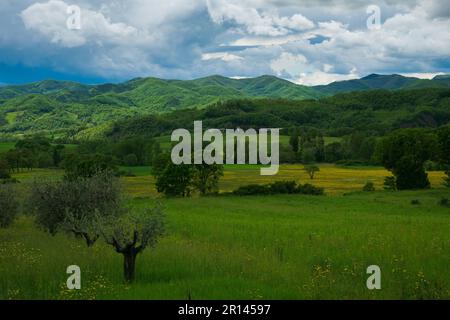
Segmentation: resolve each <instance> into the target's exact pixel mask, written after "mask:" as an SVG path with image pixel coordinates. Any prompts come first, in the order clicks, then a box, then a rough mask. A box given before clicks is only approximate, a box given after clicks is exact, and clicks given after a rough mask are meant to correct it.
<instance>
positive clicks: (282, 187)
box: [269, 181, 298, 194]
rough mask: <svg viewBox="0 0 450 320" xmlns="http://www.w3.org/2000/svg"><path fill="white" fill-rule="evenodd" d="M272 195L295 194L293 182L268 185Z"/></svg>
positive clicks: (295, 185)
mask: <svg viewBox="0 0 450 320" xmlns="http://www.w3.org/2000/svg"><path fill="white" fill-rule="evenodd" d="M269 189H270V192H271V193H272V194H294V193H297V190H298V189H297V184H296V183H295V181H277V182H274V183H272V184H270V185H269Z"/></svg>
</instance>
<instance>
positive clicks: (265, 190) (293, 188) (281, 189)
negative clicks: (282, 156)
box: [233, 181, 325, 196]
mask: <svg viewBox="0 0 450 320" xmlns="http://www.w3.org/2000/svg"><path fill="white" fill-rule="evenodd" d="M233 194H235V195H239V196H252V195H274V194H304V195H315V196H316V195H323V194H325V192H324V189H323V188H318V187H315V186H313V185H311V184H308V183H307V184H304V185H301V184H299V185H297V183H295V182H294V181H279V182H274V183H271V184H266V185H258V184H253V185H247V186H242V187H239V188H238V189H237V190H235V191H234V192H233Z"/></svg>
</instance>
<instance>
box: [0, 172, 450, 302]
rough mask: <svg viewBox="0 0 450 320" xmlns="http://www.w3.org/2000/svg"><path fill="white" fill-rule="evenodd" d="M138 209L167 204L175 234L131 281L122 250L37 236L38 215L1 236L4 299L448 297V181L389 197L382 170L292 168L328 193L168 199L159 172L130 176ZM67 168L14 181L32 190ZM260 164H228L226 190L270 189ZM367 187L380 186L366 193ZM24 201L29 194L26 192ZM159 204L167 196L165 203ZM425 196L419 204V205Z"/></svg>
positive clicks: (284, 176)
mask: <svg viewBox="0 0 450 320" xmlns="http://www.w3.org/2000/svg"><path fill="white" fill-rule="evenodd" d="M122 169H128V170H131V171H133V172H134V174H135V175H136V177H126V178H123V182H124V186H125V189H126V192H127V194H128V195H129V196H130V198H132V200H131V201H132V204H133V205H134V206H152V205H153V204H154V203H155V201H160V202H161V203H162V204H163V205H164V207H165V208H166V211H167V215H168V234H167V236H166V237H165V238H163V240H162V242H161V243H160V244H159V245H158V246H157V247H156V249H148V250H147V251H145V252H144V253H143V254H142V255H140V256H139V257H138V260H137V279H136V282H135V283H134V284H132V285H125V284H124V283H123V277H122V257H121V255H118V254H116V253H115V252H114V250H113V249H112V248H111V247H107V246H106V245H104V244H103V243H101V242H99V243H97V244H96V245H95V246H94V248H91V249H88V248H87V247H86V245H85V244H84V242H83V241H82V240H79V239H75V238H73V237H70V236H66V235H57V236H56V237H52V236H50V235H48V234H46V233H44V232H42V231H40V230H38V229H37V228H36V227H35V225H34V224H33V222H32V219H31V218H30V217H28V216H22V217H21V218H20V219H19V221H17V222H16V223H15V224H14V225H13V226H12V227H11V228H10V229H6V230H0V274H1V277H0V299H111V298H123V299H189V298H191V299H449V298H450V274H449V273H448V266H449V265H450V256H449V254H448V252H450V234H449V232H448V231H449V230H450V209H449V208H448V207H444V206H441V205H439V201H440V199H442V198H444V197H446V198H449V197H450V192H449V191H448V189H444V188H441V187H440V184H441V179H442V176H443V174H442V173H430V177H431V180H432V184H433V189H432V190H427V191H409V192H388V191H381V190H382V186H381V185H382V181H383V179H384V177H385V176H387V175H388V172H386V171H385V170H383V169H381V168H357V169H348V168H339V167H335V166H331V165H329V166H321V171H320V172H319V173H318V174H317V176H316V178H315V179H314V180H312V181H311V180H310V179H309V177H307V175H306V173H305V172H303V170H302V166H300V165H293V166H283V167H282V168H281V172H280V174H279V175H278V176H277V177H276V179H277V180H296V181H301V182H303V183H306V182H312V183H313V184H315V185H318V186H322V187H325V189H326V193H327V195H326V196H321V197H311V196H299V195H292V196H288V195H286V196H270V197H235V196H216V197H206V198H201V197H194V198H191V199H164V198H160V197H158V195H157V194H156V191H155V188H154V185H153V183H154V181H153V178H152V177H151V176H149V172H150V171H149V170H150V168H122ZM62 174H63V172H62V171H58V170H34V171H32V172H31V171H24V172H22V173H19V174H15V175H14V176H15V177H16V178H17V179H19V180H20V181H21V183H20V184H19V186H20V189H21V190H22V191H23V192H24V194H25V190H26V186H27V184H28V183H30V182H31V181H32V180H33V179H38V180H40V179H46V178H49V179H58V178H60V177H61V176H62ZM272 179H273V177H261V176H259V170H258V168H257V167H251V166H246V167H242V168H241V167H236V166H231V167H227V168H226V170H225V177H224V178H223V179H222V181H221V185H220V189H221V191H231V190H233V189H235V188H236V187H238V186H239V185H243V184H249V183H266V182H270V181H273V180H272ZM367 181H373V182H375V185H376V187H377V189H378V190H380V191H377V192H373V193H365V192H361V191H360V190H361V189H362V187H363V185H364V184H365V183H366V182H367ZM24 197H25V196H24ZM157 198H158V199H157ZM413 200H418V203H419V204H418V205H413V204H412V201H413ZM72 264H76V265H79V266H80V267H81V270H82V290H80V291H68V290H67V289H66V287H65V282H66V279H67V275H66V273H65V271H66V268H67V266H69V265H72ZM373 264H376V265H379V266H380V267H381V270H382V290H379V291H369V290H367V288H366V280H367V277H368V275H367V274H366V269H367V267H368V266H369V265H373Z"/></svg>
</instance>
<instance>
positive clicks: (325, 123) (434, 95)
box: [97, 89, 450, 138]
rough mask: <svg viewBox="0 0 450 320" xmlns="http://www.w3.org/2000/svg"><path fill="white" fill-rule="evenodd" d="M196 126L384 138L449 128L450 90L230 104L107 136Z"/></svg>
mask: <svg viewBox="0 0 450 320" xmlns="http://www.w3.org/2000/svg"><path fill="white" fill-rule="evenodd" d="M195 120H203V124H204V128H237V127H240V128H244V129H246V128H283V129H286V128H290V127H313V128H317V129H320V130H321V131H322V132H323V133H324V134H326V135H329V136H341V135H345V134H349V133H352V132H354V131H358V132H367V133H369V134H375V135H382V134H385V133H386V132H389V131H392V130H394V129H397V128H406V127H424V128H434V127H439V126H442V125H445V124H448V123H450V89H420V90H402V91H389V90H376V91H368V92H353V93H346V94H341V95H337V96H334V97H330V98H324V99H321V100H318V101H313V100H307V101H292V100H273V99H261V100H231V101H227V102H225V103H218V104H215V105H212V106H210V107H208V108H206V109H202V110H196V109H191V110H180V111H176V112H173V113H169V114H163V115H148V116H141V117H137V118H132V119H129V120H122V121H119V122H118V123H116V124H115V125H114V126H112V127H109V128H108V130H107V131H106V132H104V134H105V135H106V136H110V137H113V138H123V137H126V136H135V135H147V136H160V135H164V134H169V133H170V132H171V131H172V130H174V129H176V128H188V129H189V128H191V127H192V126H193V122H194V121H195ZM97 133H98V132H97Z"/></svg>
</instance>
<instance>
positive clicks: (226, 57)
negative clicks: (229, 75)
mask: <svg viewBox="0 0 450 320" xmlns="http://www.w3.org/2000/svg"><path fill="white" fill-rule="evenodd" d="M216 59H218V60H222V61H226V62H230V61H236V60H244V58H242V57H240V56H237V55H234V54H231V53H228V52H214V53H205V54H203V55H202V60H204V61H207V60H216Z"/></svg>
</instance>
